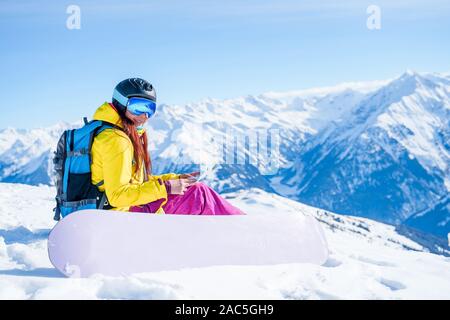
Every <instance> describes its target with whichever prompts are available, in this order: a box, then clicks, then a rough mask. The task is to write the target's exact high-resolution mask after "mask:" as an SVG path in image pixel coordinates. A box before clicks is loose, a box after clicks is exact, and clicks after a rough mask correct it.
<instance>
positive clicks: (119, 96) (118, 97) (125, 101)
mask: <svg viewBox="0 0 450 320" xmlns="http://www.w3.org/2000/svg"><path fill="white" fill-rule="evenodd" d="M113 98H114V99H116V100H117V101H119V103H120V104H121V105H123V106H124V107H126V106H127V104H128V98H127V97H125V96H124V95H123V94H121V93H120V92H119V91H117V89H114V92H113Z"/></svg>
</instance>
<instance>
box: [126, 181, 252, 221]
mask: <svg viewBox="0 0 450 320" xmlns="http://www.w3.org/2000/svg"><path fill="white" fill-rule="evenodd" d="M163 201H164V199H159V200H156V201H153V202H150V203H147V204H145V205H142V206H134V207H131V208H130V211H131V212H146V213H154V212H156V210H158V208H159V206H160V205H161V203H162V202H163ZM163 209H164V212H165V213H166V214H202V215H236V214H241V215H242V214H245V213H244V212H242V211H241V210H240V209H238V208H236V207H235V206H233V205H232V204H231V203H229V202H228V201H227V200H225V199H224V198H222V197H221V196H220V195H219V194H218V193H217V192H216V191H214V190H213V189H212V188H210V187H208V186H207V185H206V184H204V183H202V182H196V183H195V184H193V185H192V186H190V187H188V189H187V190H186V191H185V193H184V194H183V195H174V194H169V196H168V199H167V202H166V203H165V204H164V205H163Z"/></svg>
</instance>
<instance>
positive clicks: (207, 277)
mask: <svg viewBox="0 0 450 320" xmlns="http://www.w3.org/2000/svg"><path fill="white" fill-rule="evenodd" d="M53 196H54V188H53V187H49V186H45V185H42V186H39V187H36V186H30V185H22V184H9V183H0V299H5V298H7V299H52V298H53V299H54V298H57V299H449V298H450V268H449V266H450V260H449V258H448V257H444V256H442V255H436V254H433V253H430V252H428V251H429V250H428V249H427V248H424V247H423V246H422V245H420V244H418V243H416V242H414V241H412V240H410V239H408V238H407V237H405V236H402V235H400V234H398V233H397V232H396V230H395V228H394V227H393V226H390V225H385V224H382V223H379V222H375V221H371V220H369V219H365V218H358V217H352V216H344V215H338V214H334V213H332V212H328V211H324V210H321V209H318V208H314V207H310V206H307V205H304V204H302V203H299V202H296V201H294V200H290V199H287V198H284V197H281V196H278V195H276V194H273V193H268V192H266V191H264V190H261V189H257V188H252V189H248V190H240V191H237V192H233V193H226V194H223V196H224V197H225V198H227V199H228V200H229V201H230V202H232V203H233V204H234V205H236V206H238V207H239V208H241V209H243V210H244V211H245V212H246V213H247V214H249V215H257V214H265V213H280V214H282V213H285V212H293V213H296V214H300V215H309V216H313V217H315V218H316V219H317V220H318V221H319V222H320V223H321V225H322V227H323V229H324V231H325V236H326V238H327V242H328V246H329V250H330V257H329V259H328V260H327V262H326V263H325V264H324V265H322V266H318V265H312V264H282V265H270V266H269V265H267V266H217V267H208V268H194V269H183V270H168V271H164V272H153V273H142V274H136V275H132V276H127V277H105V276H100V275H98V276H95V277H92V278H88V279H70V280H68V279H65V278H63V277H62V276H61V275H60V274H59V273H58V272H57V271H56V270H55V269H54V268H53V267H52V266H51V264H50V261H49V260H48V255H47V235H48V233H49V231H50V229H51V228H52V226H53V225H54V223H55V222H54V221H52V214H51V208H52V207H53ZM24 199H26V201H24ZM441 250H444V249H441ZM449 253H450V252H449V251H446V254H449ZM217 288H220V290H218V289H217Z"/></svg>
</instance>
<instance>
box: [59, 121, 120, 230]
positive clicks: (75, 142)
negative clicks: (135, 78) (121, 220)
mask: <svg viewBox="0 0 450 320" xmlns="http://www.w3.org/2000/svg"><path fill="white" fill-rule="evenodd" d="M109 128H116V129H120V130H122V129H121V128H120V127H118V126H116V125H114V124H112V123H108V122H105V121H100V120H92V121H90V122H88V121H87V118H84V126H83V127H82V128H79V129H72V130H66V131H64V133H63V134H62V135H61V137H60V139H59V141H58V145H57V147H56V152H54V154H55V156H54V158H53V164H54V170H55V174H56V179H55V184H56V197H55V200H56V207H55V208H54V209H53V211H54V213H55V215H54V217H53V219H54V220H56V221H59V220H60V219H61V216H62V217H63V218H64V217H66V216H67V215H69V214H71V213H72V212H75V211H78V210H84V209H111V208H112V207H111V206H110V205H109V203H108V199H107V198H106V194H105V193H104V192H100V191H99V190H98V187H99V186H101V185H102V184H103V183H104V182H103V181H100V182H99V183H97V184H96V185H93V184H92V180H91V178H92V173H91V164H92V155H91V149H92V143H93V142H94V138H95V137H96V136H97V135H98V134H100V133H101V132H102V131H103V130H105V129H109Z"/></svg>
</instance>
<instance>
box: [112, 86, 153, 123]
mask: <svg viewBox="0 0 450 320" xmlns="http://www.w3.org/2000/svg"><path fill="white" fill-rule="evenodd" d="M131 97H140V98H146V99H150V100H152V101H155V102H156V91H155V89H154V88H153V86H152V84H151V83H150V82H148V81H146V80H144V79H141V78H129V79H125V80H123V81H121V82H119V84H118V85H117V86H116V87H115V88H114V93H113V98H112V104H113V105H114V107H115V108H116V109H117V111H119V112H120V113H122V114H125V111H126V110H127V104H128V99H129V98H131Z"/></svg>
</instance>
